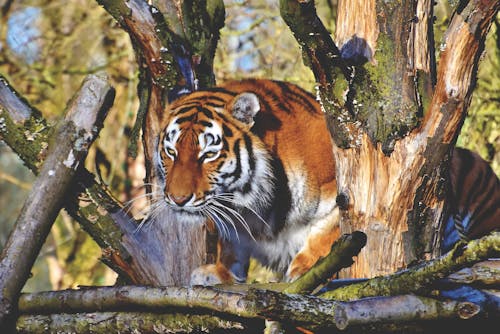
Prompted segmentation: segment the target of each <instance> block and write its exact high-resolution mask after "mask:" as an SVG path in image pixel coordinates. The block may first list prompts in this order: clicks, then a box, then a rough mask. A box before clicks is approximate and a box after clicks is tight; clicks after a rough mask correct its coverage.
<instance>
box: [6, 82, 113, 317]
mask: <svg viewBox="0 0 500 334" xmlns="http://www.w3.org/2000/svg"><path fill="white" fill-rule="evenodd" d="M3 96H4V99H5V97H8V96H9V95H8V94H6V95H3ZM113 99H114V89H113V88H112V87H110V86H109V84H108V83H107V81H106V80H105V79H103V78H100V77H97V76H89V77H87V79H86V80H85V81H84V83H83V86H82V88H81V89H80V91H79V92H78V94H77V96H76V97H75V98H74V99H73V100H72V102H71V104H70V105H69V107H68V113H67V115H66V118H65V120H64V122H63V123H62V124H61V125H60V126H59V127H58V129H57V131H56V134H55V136H54V138H53V140H52V143H53V144H52V146H51V147H50V151H49V153H48V155H47V158H46V159H45V162H44V164H43V166H42V168H41V170H40V173H39V175H38V178H37V179H36V180H35V182H34V184H33V187H32V191H31V192H30V194H29V195H28V198H27V199H26V202H25V204H24V206H23V208H22V210H21V214H20V216H19V218H18V220H17V222H16V224H15V227H14V230H13V231H12V233H11V234H10V236H9V239H8V241H7V244H6V245H5V248H4V250H3V252H2V255H1V262H0V327H4V326H7V324H6V321H7V320H8V317H9V316H11V315H12V311H13V308H14V307H15V305H16V301H17V297H18V296H19V293H20V292H21V289H22V287H23V286H24V284H25V283H26V281H27V279H28V277H29V274H30V270H31V267H32V266H33V263H34V262H35V259H36V257H37V256H38V253H39V252H40V249H41V247H42V245H43V243H44V242H45V239H46V238H47V235H48V234H49V231H50V228H51V226H52V224H53V222H54V220H55V218H56V217H57V215H58V213H59V211H60V209H61V208H62V206H63V204H64V200H65V198H66V194H67V193H68V191H69V189H70V186H71V184H72V182H73V178H74V177H75V175H76V174H77V169H78V166H79V165H80V164H83V160H84V159H85V157H86V155H87V152H88V149H89V147H90V145H91V144H92V142H93V141H94V140H95V138H96V136H97V134H98V131H99V130H100V129H101V128H102V122H103V120H104V117H105V116H106V114H107V111H108V109H109V107H110V106H111V104H112V101H113ZM5 100H11V99H8V98H6V99H5ZM14 101H15V100H14ZM9 106H14V107H20V109H17V108H16V110H18V111H19V110H22V111H23V115H22V117H17V118H16V119H17V120H21V119H23V118H26V117H27V116H28V109H26V108H22V106H21V105H19V104H18V103H12V104H10V105H9ZM17 114H19V112H18V113H17ZM13 115H16V114H13Z"/></svg>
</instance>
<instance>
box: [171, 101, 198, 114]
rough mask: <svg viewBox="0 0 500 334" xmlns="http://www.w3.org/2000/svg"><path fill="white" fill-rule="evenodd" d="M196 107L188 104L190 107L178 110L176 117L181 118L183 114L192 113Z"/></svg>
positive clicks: (185, 106)
mask: <svg viewBox="0 0 500 334" xmlns="http://www.w3.org/2000/svg"><path fill="white" fill-rule="evenodd" d="M195 106H196V104H188V105H184V106H182V108H180V109H177V111H176V112H175V115H176V116H179V115H181V114H185V113H187V112H190V111H192V110H193V108H194V107H195Z"/></svg>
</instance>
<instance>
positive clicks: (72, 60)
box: [0, 0, 500, 292]
mask: <svg viewBox="0 0 500 334" xmlns="http://www.w3.org/2000/svg"><path fill="white" fill-rule="evenodd" d="M224 3H225V5H226V26H225V27H224V28H223V29H222V31H221V40H220V42H219V46H218V49H217V52H216V60H215V71H216V78H217V80H218V81H219V82H222V81H224V80H225V79H234V78H236V79H238V78H245V77H267V78H273V79H281V80H286V81H291V82H294V83H296V84H298V85H300V86H302V87H303V88H305V89H308V90H310V91H313V90H314V77H313V75H312V73H311V71H310V70H309V69H308V68H307V67H306V66H304V65H303V63H302V56H301V53H300V48H299V46H298V44H297V42H296V41H295V39H294V37H293V36H292V34H291V32H290V30H289V29H288V27H287V26H286V24H285V23H284V22H283V20H282V19H281V17H280V15H279V8H278V1H268V0H249V1H243V0H225V1H224ZM316 5H317V8H318V14H319V15H320V16H321V18H322V20H323V22H324V24H325V25H326V26H327V28H328V29H329V30H330V31H331V32H332V34H333V33H334V26H335V11H336V1H335V0H323V1H321V0H318V1H316ZM435 9H436V21H435V27H434V28H435V33H436V39H435V40H436V44H437V45H436V52H439V43H440V41H441V36H442V34H443V32H444V31H445V29H446V27H447V25H448V21H449V19H450V14H451V12H450V9H449V8H448V2H444V1H440V2H439V4H438V5H437V6H436V7H435ZM499 28H500V16H498V17H497V18H496V20H495V22H494V23H493V26H492V29H491V31H490V33H489V35H488V39H487V42H486V51H485V53H484V56H483V60H482V63H481V65H480V68H479V80H478V82H477V86H476V89H475V92H474V95H473V99H472V105H471V108H470V109H469V115H468V118H467V120H466V122H465V124H464V127H463V128H462V133H461V135H460V137H459V139H458V145H459V146H464V147H468V148H470V149H472V150H474V151H476V152H478V153H479V154H481V156H482V157H483V158H485V159H486V160H488V161H489V162H491V164H492V166H493V168H494V169H495V172H496V173H497V175H500V127H499V123H500V34H499V33H498V29H499ZM102 71H105V72H106V73H107V74H108V76H109V78H110V81H111V82H112V85H113V86H114V87H115V89H116V93H117V95H116V99H115V103H114V105H113V107H112V109H111V111H110V113H109V115H108V117H107V119H106V122H105V124H104V128H103V130H102V131H101V133H100V136H99V138H98V140H97V141H96V143H95V144H94V145H93V147H92V150H91V152H90V153H89V157H88V158H87V161H86V165H87V168H88V169H89V170H91V171H93V172H94V173H98V174H100V175H101V177H102V179H103V181H104V182H105V183H106V184H107V185H108V186H109V188H110V189H111V190H112V192H113V194H114V195H115V196H116V197H117V198H119V199H120V200H121V201H122V202H127V201H130V200H132V199H134V198H137V197H138V196H140V195H141V194H142V193H143V189H142V187H141V184H142V182H143V178H144V174H145V171H144V161H143V158H142V155H141V154H140V153H141V152H139V155H138V157H137V158H136V159H132V158H131V157H129V156H128V155H127V148H128V144H129V133H130V129H131V127H132V126H133V124H134V121H135V113H136V110H137V107H138V100H137V97H136V87H137V67H136V63H135V57H134V53H133V50H132V48H131V45H130V40H129V38H128V35H127V34H126V33H125V32H123V31H122V30H121V29H120V28H119V26H118V25H117V24H116V23H115V22H114V20H113V19H112V18H111V16H110V15H108V14H107V13H106V12H105V11H104V10H103V9H102V8H101V7H100V6H98V5H97V3H96V2H93V1H88V0H71V1H63V0H32V1H31V0H23V1H12V0H10V1H9V0H0V73H1V74H2V75H3V76H5V77H6V78H7V80H8V81H9V82H10V83H11V85H12V86H13V87H14V88H15V89H16V90H17V91H18V92H19V93H20V94H21V95H22V96H24V97H25V98H26V99H27V100H28V102H29V103H30V104H31V105H32V106H34V107H36V108H37V109H39V110H40V111H41V112H42V114H43V115H44V117H45V118H46V119H47V120H48V121H49V123H51V124H54V123H56V122H57V121H58V120H59V119H60V118H61V117H63V115H64V109H65V106H66V103H67V101H68V100H69V99H70V98H71V97H72V95H73V94H74V93H75V92H76V91H77V90H78V88H79V87H80V84H81V82H82V80H83V78H84V76H85V75H87V74H89V73H97V72H102ZM33 180H34V176H33V175H32V173H31V172H30V171H29V170H28V169H27V168H26V167H25V166H24V165H23V163H22V162H21V161H20V160H19V159H18V158H17V156H16V155H15V154H14V153H12V152H11V151H10V149H9V148H8V147H7V146H6V145H5V144H3V143H2V142H1V141H0V249H2V248H3V245H4V244H5V241H6V239H7V238H8V234H9V231H10V229H11V228H12V225H13V224H14V223H15V221H16V219H17V215H18V213H19V210H20V209H21V207H22V205H23V203H24V200H25V198H26V196H27V193H28V192H29V190H30V189H31V184H32V182H33ZM134 203H135V204H136V205H135V206H134V210H135V211H134V213H135V214H136V215H140V214H141V206H142V205H144V202H141V201H139V200H138V201H135V202H134ZM135 208H137V209H135ZM100 254H101V251H100V249H99V247H98V246H97V245H96V244H95V243H94V242H93V240H92V239H91V238H90V237H88V236H87V234H86V233H85V232H83V231H82V230H81V229H80V228H79V226H78V224H77V223H75V222H74V221H73V220H72V219H71V218H70V217H69V216H68V215H67V214H66V213H65V212H62V213H61V214H60V215H59V217H58V219H57V221H56V223H55V224H54V226H53V228H52V231H51V233H50V236H49V238H48V239H47V241H46V243H45V245H44V247H43V250H42V252H41V253H40V256H39V257H38V259H37V262H36V264H35V266H34V268H33V270H32V278H31V279H30V280H28V283H27V284H26V286H25V288H24V291H25V292H31V291H43V290H58V289H65V288H75V287H77V286H82V285H110V284H113V283H114V281H115V279H116V275H115V274H114V273H113V272H112V271H111V270H109V269H108V268H107V267H106V266H105V265H103V264H102V263H101V262H100V261H99V257H100ZM252 266H255V263H253V264H252ZM255 272H259V274H257V275H256V276H255V277H251V279H253V278H255V279H257V277H258V278H259V279H262V280H265V279H268V278H272V277H271V276H272V274H271V273H269V275H271V276H269V277H264V278H263V277H262V271H261V270H259V268H257V270H255Z"/></svg>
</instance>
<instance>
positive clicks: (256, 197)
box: [154, 79, 499, 284]
mask: <svg viewBox="0 0 500 334" xmlns="http://www.w3.org/2000/svg"><path fill="white" fill-rule="evenodd" d="M161 128H162V132H161V135H160V137H159V144H158V152H157V155H156V157H155V161H154V164H155V166H156V174H157V175H158V176H159V178H160V183H161V184H160V185H159V189H161V191H160V192H161V193H159V194H157V195H156V196H157V198H158V202H159V203H160V206H161V207H163V208H164V207H167V208H168V210H172V211H173V212H174V213H175V214H176V217H177V220H178V221H180V222H192V221H199V222H205V221H208V222H210V223H213V224H215V225H216V226H217V228H218V231H219V235H220V236H221V238H220V241H219V252H218V260H217V263H216V264H215V265H208V266H203V267H201V268H199V269H197V270H196V271H195V272H194V273H193V276H192V283H193V284H216V283H220V282H229V281H239V282H241V281H244V280H245V279H246V275H247V270H248V266H249V258H250V257H254V258H256V259H258V260H259V261H260V262H262V263H263V264H264V265H266V266H269V267H271V268H272V269H274V270H277V271H281V272H284V273H286V275H287V276H286V277H287V278H288V279H294V278H296V277H298V276H300V275H301V274H302V273H304V272H305V271H307V270H308V269H309V268H310V267H311V266H312V265H313V264H314V263H315V262H316V260H317V259H318V258H319V257H321V256H324V255H326V254H327V253H328V252H329V250H330V247H331V244H332V243H333V242H334V241H335V239H336V238H337V237H338V236H339V228H338V208H337V206H336V201H335V199H336V195H337V185H336V180H335V162H334V159H333V153H332V142H331V138H330V135H329V132H328V130H327V127H326V122H325V119H324V115H323V113H322V111H321V108H320V106H319V104H318V103H317V102H316V100H315V97H314V96H313V95H312V94H310V93H308V92H306V91H304V90H303V89H301V88H299V87H298V86H295V85H292V84H289V83H284V82H279V81H270V80H251V79H250V80H244V81H238V82H229V83H227V84H225V85H224V86H222V87H217V88H212V89H208V90H204V91H197V92H194V93H191V94H189V95H186V96H183V97H181V98H180V99H178V100H177V101H174V102H173V103H172V104H171V105H170V106H169V108H168V110H167V111H166V112H165V114H164V119H163V120H162V124H161ZM467 152H468V151H464V150H457V151H456V154H455V155H454V160H453V166H454V167H453V169H452V174H451V176H452V181H453V191H454V193H455V194H459V195H458V199H457V198H455V199H453V202H454V203H457V204H458V205H457V206H456V207H453V208H452V210H451V211H450V214H451V215H452V216H454V217H459V219H460V220H461V222H463V223H464V224H465V225H466V226H465V230H466V234H468V235H469V236H470V237H477V236H480V235H482V234H484V233H485V232H486V231H489V230H491V228H493V227H498V201H499V200H498V193H499V192H498V179H497V178H496V177H495V176H494V174H491V170H487V164H486V163H485V162H484V161H482V160H480V158H478V157H477V156H475V155H471V154H470V153H467ZM471 164H472V165H471ZM485 164H486V167H485V166H484V165H485ZM477 168H479V169H481V170H482V169H484V170H485V171H484V172H481V173H482V174H481V175H482V180H483V181H482V182H483V183H480V184H481V186H482V185H484V186H491V184H493V185H495V184H496V189H495V190H494V191H495V194H494V195H492V194H490V193H488V192H486V191H483V190H482V189H477V191H476V189H475V186H476V185H477V184H479V183H477V182H476V181H475V179H474V178H473V176H472V175H473V171H476V169H477ZM488 168H489V167H488ZM464 175H465V176H464ZM463 178H465V182H461V180H462V179H463ZM495 180H496V181H495ZM495 182H496V183H495ZM462 186H463V187H464V188H460V187H462ZM494 188H495V187H494ZM473 192H475V193H473ZM468 194H471V195H470V196H469V195H468ZM476 195H477V196H476ZM474 198H478V199H479V201H476V200H475V199H474ZM476 204H477V205H478V207H477V208H476ZM466 208H467V209H466ZM492 208H493V209H492ZM471 209H472V210H473V211H474V214H472V215H470V216H468V215H467V213H466V212H468V211H467V210H471ZM467 217H469V218H472V220H474V219H476V218H477V219H478V220H479V221H485V222H486V224H485V225H484V226H485V228H483V224H481V223H477V224H476V223H469V220H467V219H468V218H467ZM454 226H455V225H453V228H454ZM446 240H452V239H451V238H448V237H446V238H445V243H446V242H447V241H446Z"/></svg>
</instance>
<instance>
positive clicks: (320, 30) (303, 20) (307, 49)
mask: <svg viewBox="0 0 500 334" xmlns="http://www.w3.org/2000/svg"><path fill="white" fill-rule="evenodd" d="M280 13H281V16H282V17H283V19H284V20H285V22H286V24H287V25H288V26H289V27H290V29H291V30H292V32H293V34H294V35H295V38H296V40H297V42H298V43H299V44H300V46H301V47H302V52H303V58H304V62H305V63H306V64H308V65H309V67H310V68H311V69H312V71H313V73H314V77H315V78H316V82H317V83H318V89H319V93H320V96H321V103H322V107H323V108H324V109H325V111H326V114H327V115H328V117H331V118H332V119H335V121H332V122H329V125H331V126H333V128H332V129H331V131H330V132H331V134H332V138H333V139H334V140H335V142H336V143H337V145H338V146H340V147H346V146H348V145H349V143H350V141H351V139H352V138H351V133H352V131H354V125H353V124H347V123H351V122H352V119H351V115H350V114H349V112H348V108H349V106H348V105H346V96H345V95H346V94H347V92H348V90H349V82H350V81H351V79H352V75H353V69H352V68H351V67H349V66H347V64H346V63H345V62H344V60H342V58H341V56H340V51H339V49H338V48H337V46H336V45H335V43H334V42H333V40H332V38H331V36H330V33H329V32H328V31H327V30H326V28H325V26H324V25H323V23H322V22H321V20H320V19H319V17H318V16H317V14H316V8H315V6H314V1H296V0H280Z"/></svg>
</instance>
